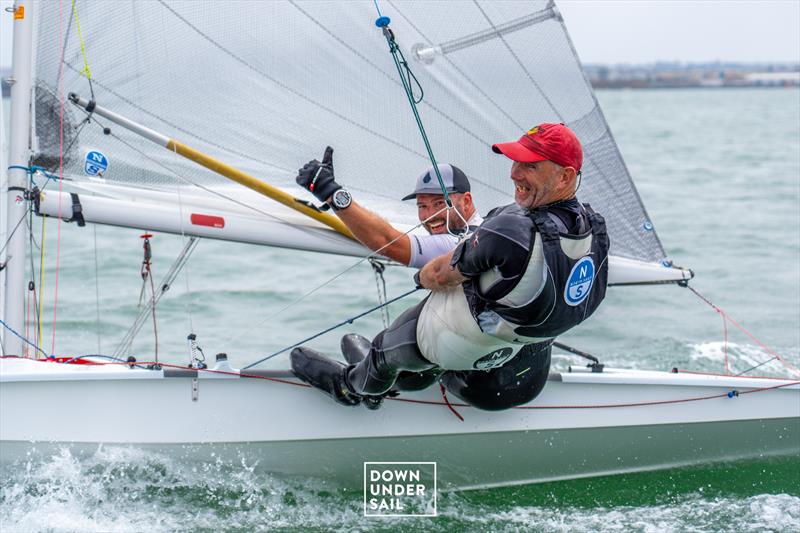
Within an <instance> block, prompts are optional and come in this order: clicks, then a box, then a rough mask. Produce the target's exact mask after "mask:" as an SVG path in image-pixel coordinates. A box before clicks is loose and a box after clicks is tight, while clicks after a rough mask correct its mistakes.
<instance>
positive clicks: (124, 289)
mask: <svg viewBox="0 0 800 533" xmlns="http://www.w3.org/2000/svg"><path fill="white" fill-rule="evenodd" d="M598 98H599V99H600V102H601V105H602V106H603V109H604V112H605V114H606V118H607V120H608V122H609V124H610V126H611V129H612V131H613V132H614V135H615V137H616V139H617V142H618V144H619V146H620V150H621V151H622V154H623V156H624V157H625V159H626V161H627V164H628V166H629V169H630V171H631V173H632V174H633V176H634V179H635V181H636V184H637V187H638V189H639V192H640V194H641V196H642V198H643V200H644V202H645V205H646V206H647V208H648V211H649V214H650V217H651V220H653V222H654V224H655V228H656V230H657V231H658V233H659V236H660V238H661V239H662V242H663V243H664V246H665V248H666V249H667V251H668V253H669V256H670V257H671V258H672V259H673V260H674V261H675V263H676V264H678V265H681V266H685V267H689V268H692V269H693V270H694V271H695V272H696V274H697V276H696V278H695V280H694V281H693V282H692V286H693V287H694V288H696V289H697V290H698V291H699V292H700V293H702V294H703V295H705V296H706V297H708V298H709V299H710V300H711V301H713V302H714V303H715V304H717V305H719V306H720V307H721V308H723V309H724V310H725V311H726V312H727V313H728V314H729V315H730V316H731V317H733V318H734V319H735V320H736V321H737V322H738V323H740V324H741V325H742V326H744V327H745V328H747V329H748V330H749V331H751V332H752V333H753V334H754V335H755V336H756V337H757V338H758V339H759V340H760V341H762V342H763V343H764V344H766V345H768V346H769V347H770V348H771V349H773V350H774V351H776V352H777V353H779V354H780V355H781V356H783V357H784V358H786V359H787V360H789V361H791V362H792V363H794V364H795V365H797V364H798V363H800V92H798V90H796V89H787V90H782V89H741V90H734V89H731V90H675V91H667V90H665V91H615V92H600V93H599V94H598ZM487 157H488V154H487ZM510 194H511V187H509V195H510ZM579 196H580V192H579ZM37 224H41V222H40V221H39V222H37ZM46 224H47V225H46V227H45V232H46V236H47V237H46V239H45V243H46V244H45V257H46V258H47V261H48V264H49V265H51V266H52V265H54V263H55V258H56V257H58V261H59V273H58V279H57V283H58V293H57V304H58V305H57V312H56V313H55V315H53V314H52V309H53V303H54V301H55V299H56V298H55V295H54V294H55V293H54V288H55V285H56V278H55V275H54V269H52V268H51V269H50V271H49V272H48V276H47V277H46V279H45V283H44V293H45V294H46V298H45V304H44V305H45V308H46V309H49V311H48V315H49V316H46V324H45V327H44V331H43V342H42V345H43V346H44V347H45V349H46V350H47V351H49V352H55V353H56V354H63V355H78V354H86V353H109V352H111V351H113V349H114V348H115V346H116V341H117V340H118V339H120V338H121V336H122V335H123V334H124V333H125V331H126V330H127V328H128V326H129V325H130V323H131V321H132V319H133V317H134V316H135V315H136V309H137V304H138V301H139V293H140V289H141V278H140V276H139V268H140V265H141V260H142V257H141V254H142V252H141V239H140V238H139V233H140V232H136V231H131V230H120V229H116V228H106V227H96V228H94V227H88V226H87V227H85V228H78V227H76V226H75V225H74V224H61V226H60V228H59V225H58V224H57V223H56V222H55V221H52V220H50V221H47V223H46ZM59 231H60V234H61V237H60V241H58V242H57V240H56V236H57V235H58V233H59ZM40 232H41V226H40V225H38V226H37V228H36V236H37V237H36V238H37V240H38V239H39V238H40V236H41V233H40ZM182 244H183V241H182V240H181V239H180V238H179V237H173V236H167V235H157V236H156V237H155V238H154V239H153V252H154V263H153V264H154V266H153V268H154V272H155V278H156V280H159V279H160V278H161V276H163V274H164V273H165V272H166V270H167V268H169V266H170V264H171V263H172V261H173V259H174V258H175V256H176V255H177V253H178V251H179V250H180V248H181V246H182ZM354 263H356V260H354V259H344V258H336V257H328V256H323V255H317V254H310V253H299V252H291V251H285V250H272V249H267V248H255V247H248V246H243V245H235V244H229V243H221V242H212V241H202V242H200V244H199V245H198V248H197V250H196V251H195V253H194V255H193V257H192V259H191V261H190V262H189V265H188V266H187V268H186V269H185V270H184V271H183V273H182V274H181V276H179V278H178V279H177V280H176V282H175V283H174V284H173V287H172V289H171V290H170V291H169V293H168V295H167V296H166V297H165V298H164V299H163V300H162V302H161V303H160V304H159V308H158V337H159V354H160V358H162V359H163V360H166V361H171V362H176V363H185V362H186V361H187V357H188V350H187V348H186V341H185V338H186V335H187V334H188V333H189V332H192V331H193V332H194V333H196V334H197V335H198V340H199V343H200V345H201V346H202V347H203V349H204V351H205V353H206V354H207V355H212V354H214V353H217V352H221V351H224V352H227V353H228V354H229V357H230V359H231V361H232V363H233V364H234V366H237V365H245V364H248V363H249V362H252V361H253V360H255V359H258V358H260V357H263V356H264V355H267V354H269V353H272V352H274V351H277V350H279V349H281V348H284V347H286V346H289V345H291V344H293V343H295V342H297V341H298V340H300V339H301V338H303V337H306V336H309V335H311V334H313V333H315V332H317V331H319V330H321V329H324V328H325V327H328V326H330V325H332V324H334V323H336V322H339V321H340V320H344V319H345V318H348V317H350V316H352V315H354V314H356V313H358V312H360V311H362V310H363V309H365V308H366V307H369V306H372V305H374V304H375V303H376V294H375V290H374V289H372V287H374V286H375V279H374V276H373V274H372V271H371V269H370V268H369V266H368V265H363V264H361V265H358V266H356V267H355V268H353V269H352V270H350V271H349V272H348V273H347V274H345V275H343V276H341V277H336V276H337V275H338V274H339V273H340V272H342V271H343V270H344V269H346V268H348V267H350V266H352V265H354ZM95 265H96V267H95ZM411 274H412V273H411V272H410V271H408V270H406V269H402V268H389V269H387V272H386V282H387V290H388V293H389V295H390V296H391V295H396V294H400V293H402V292H404V291H406V290H407V289H408V287H409V286H410V285H409V284H410V278H411ZM335 277H336V278H335ZM334 278H335V279H334ZM330 280H333V281H330ZM329 281H330V282H329ZM316 287H321V288H319V289H318V290H315V291H314V292H313V293H311V294H309V292H310V291H312V289H315V288H316ZM301 296H302V297H303V298H302V301H300V302H297V300H298V298H300V297H301ZM410 303H411V302H410V301H403V302H399V303H398V304H395V305H393V306H392V307H391V313H392V316H396V315H397V313H398V312H399V311H400V310H402V309H403V308H405V307H406V306H407V305H409V304H410ZM54 317H55V320H54ZM54 322H55V328H53V323H54ZM380 328H381V319H380V316H379V315H378V314H377V313H375V314H373V315H370V316H368V317H365V318H364V319H362V320H359V321H358V322H356V323H355V324H354V325H352V326H348V330H349V331H358V332H360V333H363V334H366V335H371V334H373V333H375V332H377V331H378V330H379V329H380ZM53 330H55V334H54V333H53ZM341 333H342V331H337V332H334V333H331V334H328V335H325V336H323V337H321V338H319V339H317V340H315V341H313V342H311V343H310V345H311V346H313V347H315V348H318V349H321V350H326V351H329V352H334V351H337V347H338V339H339V337H340V334H341ZM728 334H729V338H728V342H727V347H726V345H725V342H724V337H723V328H722V321H721V319H720V317H719V315H718V314H717V313H715V312H714V311H713V310H712V309H711V308H710V307H709V306H708V305H706V304H705V303H703V302H702V301H701V300H700V299H698V298H697V297H696V296H694V295H693V294H692V293H691V292H690V291H688V290H687V289H684V288H680V287H677V286H655V287H636V288H626V287H621V288H613V289H610V290H609V293H608V297H607V299H606V302H605V303H604V305H603V306H602V307H601V309H600V310H599V311H598V313H597V314H596V315H595V316H594V317H593V318H592V319H591V320H590V321H588V322H587V323H586V324H583V325H581V326H580V327H579V328H577V329H576V330H574V331H573V332H570V333H569V334H568V335H566V336H564V337H563V338H562V339H561V340H562V341H563V342H565V343H567V344H570V345H573V346H575V347H577V348H580V349H582V350H585V351H588V352H591V353H593V354H595V355H596V356H598V357H599V358H600V359H601V361H603V362H604V363H606V364H608V365H609V366H623V367H634V368H653V369H669V368H672V367H674V366H678V367H680V368H686V369H693V370H701V371H712V372H714V371H721V370H722V368H723V364H724V354H725V352H726V351H727V353H728V357H729V358H730V363H731V365H732V367H733V369H734V370H736V371H742V370H745V369H747V368H750V367H752V366H754V365H756V364H759V363H761V362H763V361H766V360H768V359H769V358H770V357H771V356H770V355H769V354H768V353H767V352H766V351H765V350H764V349H763V348H762V347H761V346H759V344H758V343H756V342H755V341H754V340H753V339H752V338H750V337H749V336H747V335H745V334H744V333H742V332H740V331H738V330H736V329H735V328H733V327H732V326H729V331H728ZM134 347H135V349H136V350H137V351H140V352H142V353H152V351H153V347H154V340H153V335H152V326H151V325H150V324H149V323H148V324H147V325H146V326H145V328H144V329H143V332H142V334H141V335H140V336H139V338H138V339H137V341H136V343H135V344H134ZM576 363H578V364H581V363H580V361H576V360H575V359H574V358H572V357H570V356H567V355H565V354H559V355H557V356H556V357H555V359H554V365H555V367H556V369H564V368H566V366H567V365H569V364H576ZM267 366H272V367H276V368H284V367H286V366H287V358H286V356H285V355H283V356H278V357H276V358H274V359H273V360H271V361H270V362H269V364H268V365H267ZM758 371H759V372H760V373H765V374H772V375H779V374H781V373H782V368H781V366H780V365H779V364H777V363H776V362H770V363H768V364H766V365H764V366H762V367H761V368H759V370H758ZM531 454H532V460H535V450H531ZM361 498H362V495H361V492H360V491H356V493H353V491H348V490H345V489H344V488H339V487H336V486H335V485H331V484H321V483H320V482H319V480H314V479H292V478H285V477H278V476H271V475H267V474H263V473H261V472H259V471H258V470H257V469H256V468H255V465H253V464H249V463H247V462H246V461H243V462H241V463H239V462H237V463H223V462H217V463H207V464H196V465H192V464H185V463H180V462H178V461H176V460H174V459H171V458H169V457H163V456H159V455H154V454H152V453H149V452H148V453H145V452H144V451H143V450H135V449H133V450H132V449H121V448H115V447H103V448H100V449H98V451H97V452H96V453H95V454H92V455H90V456H88V457H77V456H74V455H72V454H71V453H70V451H69V450H66V449H65V450H62V451H61V452H60V453H58V454H55V455H53V456H52V457H47V458H35V459H34V458H31V459H30V460H28V461H26V462H23V463H20V464H18V465H15V466H13V467H11V468H8V469H7V470H6V471H3V472H2V475H1V476H0V530H2V531H3V532H6V531H171V530H186V529H191V530H198V531H218V530H231V531H254V530H300V529H302V530H312V531H327V530H339V529H346V530H353V531H373V530H374V531H396V530H408V531H487V530H490V531H659V532H660V531H798V530H800V457H788V458H771V459H760V460H750V461H740V462H735V463H723V464H717V465H705V466H701V467H693V468H683V469H673V470H666V471H659V472H648V473H640V474H633V475H624V476H609V477H601V478H593V479H585V480H576V481H565V482H555V483H546V484H541V485H531V486H525V487H514V488H507V489H492V490H482V491H473V492H462V493H446V494H442V495H441V496H440V500H439V515H440V516H438V517H437V518H416V519H412V518H398V519H392V520H388V519H386V518H382V519H374V518H372V519H371V518H365V517H363V516H362V508H361V505H362V500H361Z"/></svg>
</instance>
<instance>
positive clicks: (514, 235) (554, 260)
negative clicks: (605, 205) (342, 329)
mask: <svg viewBox="0 0 800 533" xmlns="http://www.w3.org/2000/svg"><path fill="white" fill-rule="evenodd" d="M589 235H591V237H592V239H591V240H587V241H586V242H591V247H590V249H589V251H588V252H587V253H586V254H584V256H583V257H581V258H579V259H576V258H570V257H568V256H567V255H566V254H565V252H564V251H563V250H562V246H561V245H560V244H559V243H560V241H561V239H562V238H563V239H568V240H569V239H571V240H573V241H578V240H580V239H587V237H588V236H589ZM537 238H540V239H542V243H541V244H542V247H543V250H542V253H543V254H544V257H545V261H546V264H547V269H546V271H545V272H544V273H545V275H546V281H545V282H544V283H540V284H539V285H541V287H539V288H536V287H535V286H534V285H533V284H531V283H530V278H529V277H526V273H528V269H529V263H530V260H531V254H532V253H533V249H534V243H535V239H537ZM607 255H608V238H607V235H606V232H605V223H604V221H603V219H602V217H600V216H599V215H597V214H595V213H594V212H593V211H591V209H586V208H584V207H583V206H581V204H579V203H578V201H577V200H575V199H572V200H566V201H562V202H558V203H556V204H551V205H549V206H545V207H543V208H539V209H536V210H533V211H525V210H522V209H521V208H519V207H517V206H516V205H515V204H512V205H510V206H504V207H501V208H497V209H495V210H493V211H492V212H491V213H489V215H488V216H487V217H486V220H485V221H484V223H483V224H482V225H481V226H480V227H479V228H478V229H477V230H476V231H475V232H474V233H473V234H472V235H471V236H470V237H469V238H467V240H466V241H465V242H463V243H462V244H460V245H459V246H458V247H457V248H456V250H455V252H454V254H453V265H455V266H457V267H458V268H459V271H460V272H461V273H462V274H463V275H464V276H466V277H467V278H468V279H467V280H466V281H465V282H464V284H463V288H464V293H465V295H466V297H467V301H468V303H469V308H470V312H471V313H472V315H473V317H474V318H475V320H476V322H477V323H478V324H480V325H481V329H483V331H484V332H485V333H488V331H487V329H486V328H487V327H488V325H487V324H490V323H491V322H492V321H494V322H495V323H498V322H502V323H504V324H506V325H510V327H511V329H512V330H513V332H512V335H515V336H518V338H514V339H509V340H513V342H517V343H525V342H526V340H527V339H530V343H531V344H532V345H531V346H525V347H524V348H522V350H520V351H519V352H518V353H517V355H516V356H514V357H513V358H511V359H510V360H503V361H498V362H496V365H495V366H494V367H492V366H491V365H492V364H495V362H493V361H488V364H487V365H485V366H480V365H478V364H477V363H479V362H480V361H477V362H476V365H475V368H486V369H485V370H449V371H447V370H446V369H444V370H445V371H444V373H443V374H442V370H443V369H440V368H439V367H437V366H436V365H434V364H433V363H431V362H430V361H428V360H427V359H425V357H424V356H423V355H422V354H421V353H420V351H419V348H418V345H417V339H416V331H417V329H416V328H417V319H418V317H419V315H420V312H421V310H422V308H423V306H424V305H425V303H426V301H425V300H424V301H422V302H420V303H419V304H418V305H416V306H414V307H412V308H411V309H408V310H406V312H404V313H403V314H402V315H401V316H400V317H398V318H397V320H395V321H394V323H392V325H391V326H390V327H389V328H387V329H386V330H384V331H382V332H381V333H379V334H378V336H377V337H376V338H375V339H374V340H373V343H372V349H371V350H370V353H369V354H368V356H367V357H366V358H365V359H364V361H363V362H362V363H359V364H358V365H355V366H354V367H353V368H351V369H350V370H349V371H348V373H347V383H348V386H349V387H350V388H351V389H352V390H353V391H354V392H356V393H357V394H363V395H379V394H382V393H384V392H386V391H387V390H389V389H390V388H391V387H392V386H393V385H394V386H395V387H396V388H397V389H399V390H415V389H420V388H424V387H426V386H428V385H430V384H431V383H432V382H433V381H434V380H435V379H436V378H437V377H439V376H440V375H441V379H442V383H444V384H445V386H446V387H447V388H448V390H449V391H450V392H452V393H453V394H455V395H456V396H458V397H459V398H461V399H462V400H464V401H466V402H468V403H470V404H472V405H474V406H475V407H479V408H481V409H489V410H498V409H506V408H509V407H513V406H515V405H520V404H522V403H527V402H528V401H530V400H532V399H533V398H534V397H535V396H536V395H537V394H538V393H539V391H541V389H542V387H543V386H544V384H545V381H546V379H547V374H548V372H549V366H550V345H551V343H552V339H553V338H554V337H555V336H557V335H560V334H561V333H563V332H564V331H566V330H567V329H569V328H571V327H572V326H574V325H576V324H577V323H579V322H581V321H582V320H584V319H585V318H587V317H588V316H589V315H591V314H592V312H594V310H595V309H596V308H597V306H598V305H599V303H600V301H602V299H603V297H604V295H605V287H606V281H607V268H608V267H607ZM587 257H588V258H590V259H589V260H588V262H589V263H591V265H588V266H584V264H583V262H585V261H587ZM578 267H581V268H580V269H579V268H578ZM490 271H491V272H493V273H494V274H495V277H494V281H493V282H491V283H490V284H488V285H487V284H486V283H485V281H486V279H485V278H484V279H482V276H483V275H484V274H485V273H487V272H490ZM584 271H588V274H586V272H584ZM582 273H583V274H582ZM581 275H584V276H588V277H584V278H581ZM573 286H574V287H573ZM562 291H563V295H562ZM582 291H583V292H582ZM528 292H530V294H528ZM520 298H521V299H522V300H524V301H522V303H521V304H519V305H518V304H515V303H514V302H513V301H512V300H514V299H517V300H519V299H520ZM509 357H510V356H509ZM497 365H502V366H497ZM401 371H411V372H404V373H403V376H402V379H400V380H398V374H399V373H400V372H401ZM395 381H397V383H395Z"/></svg>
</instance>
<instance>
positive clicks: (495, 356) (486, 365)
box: [472, 346, 514, 370]
mask: <svg viewBox="0 0 800 533" xmlns="http://www.w3.org/2000/svg"><path fill="white" fill-rule="evenodd" d="M512 355H514V350H513V349H511V348H509V347H507V346H506V347H505V348H499V349H497V350H495V351H493V352H492V353H490V354H486V355H484V356H483V357H481V358H480V359H478V360H477V361H475V363H474V364H473V365H472V366H473V368H475V369H477V370H489V369H491V368H495V367H498V366H502V365H503V364H505V362H506V361H508V360H509V359H511V356H512Z"/></svg>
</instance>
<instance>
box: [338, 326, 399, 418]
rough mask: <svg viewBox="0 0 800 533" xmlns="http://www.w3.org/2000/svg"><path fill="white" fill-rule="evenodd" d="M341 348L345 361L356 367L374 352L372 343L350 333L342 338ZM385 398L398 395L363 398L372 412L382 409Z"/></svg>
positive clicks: (389, 393) (390, 392) (392, 393)
mask: <svg viewBox="0 0 800 533" xmlns="http://www.w3.org/2000/svg"><path fill="white" fill-rule="evenodd" d="M341 348H342V354H343V355H344V359H345V361H347V362H348V363H350V365H352V366H355V365H357V364H358V363H360V362H361V361H363V360H364V359H366V358H367V356H368V355H369V352H370V350H372V341H371V340H369V339H368V338H366V337H362V336H361V335H359V334H357V333H348V334H347V335H345V336H344V337H342V342H341ZM385 396H397V393H394V392H393V391H389V392H387V393H385V394H382V395H379V396H363V397H362V400H363V403H364V407H366V408H367V409H369V410H370V411H375V410H376V409H380V408H381V405H382V404H383V398H384V397H385Z"/></svg>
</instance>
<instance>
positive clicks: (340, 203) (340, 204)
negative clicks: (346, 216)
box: [331, 189, 353, 210]
mask: <svg viewBox="0 0 800 533" xmlns="http://www.w3.org/2000/svg"><path fill="white" fill-rule="evenodd" d="M352 202H353V197H352V196H350V193H349V192H348V191H347V190H346V189H339V190H338V191H336V192H335V193H333V196H331V205H332V206H333V208H334V209H336V210H341V209H347V208H348V207H350V204H351V203H352Z"/></svg>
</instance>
